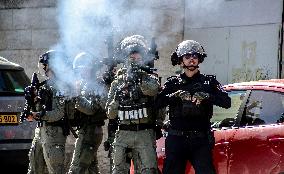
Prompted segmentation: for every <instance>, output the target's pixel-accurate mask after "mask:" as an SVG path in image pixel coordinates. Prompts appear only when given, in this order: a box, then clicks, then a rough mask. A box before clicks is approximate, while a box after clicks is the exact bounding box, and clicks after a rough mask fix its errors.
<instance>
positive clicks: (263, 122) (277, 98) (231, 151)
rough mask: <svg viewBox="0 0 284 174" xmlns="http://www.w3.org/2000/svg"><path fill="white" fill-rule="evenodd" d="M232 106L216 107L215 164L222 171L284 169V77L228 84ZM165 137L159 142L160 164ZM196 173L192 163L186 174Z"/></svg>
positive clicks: (261, 172) (265, 173)
mask: <svg viewBox="0 0 284 174" xmlns="http://www.w3.org/2000/svg"><path fill="white" fill-rule="evenodd" d="M224 89H225V90H226V91H227V92H228V94H229V96H230V97H231V99H232V107H231V108H230V109H223V108H220V107H214V115H213V117H212V119H211V121H212V128H213V130H214V136H215V140H216V142H215V148H214V152H213V153H214V165H215V168H216V170H217V173H220V174H241V173H242V174H244V173H245V174H255V173H257V174H268V173H269V174H272V173H273V174H274V173H275V174H279V173H283V172H284V123H283V122H284V79H283V80H280V79H273V80H260V81H252V82H242V83H234V84H229V85H225V86H224ZM164 147H165V137H163V138H161V139H159V140H158V141H157V155H158V167H159V170H160V171H162V168H163V162H164V159H165V149H164ZM189 173H194V169H193V168H192V167H191V165H190V164H188V166H187V171H186V174H189Z"/></svg>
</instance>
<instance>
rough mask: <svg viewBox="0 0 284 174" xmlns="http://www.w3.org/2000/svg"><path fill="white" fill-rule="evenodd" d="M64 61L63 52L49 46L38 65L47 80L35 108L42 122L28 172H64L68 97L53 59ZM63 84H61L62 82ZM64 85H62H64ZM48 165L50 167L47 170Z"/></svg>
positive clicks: (36, 134)
mask: <svg viewBox="0 0 284 174" xmlns="http://www.w3.org/2000/svg"><path fill="white" fill-rule="evenodd" d="M57 60H58V61H61V62H65V63H66V61H67V57H66V55H65V54H64V53H62V52H59V51H55V50H50V51H47V52H46V53H44V54H42V55H41V56H40V57H39V62H38V63H39V68H40V70H43V73H44V74H45V76H46V79H47V80H46V81H44V82H42V83H41V86H40V87H39V91H38V94H37V95H38V102H37V106H36V108H37V111H36V112H32V114H33V118H34V119H35V120H38V122H39V124H38V127H37V128H36V130H35V136H34V139H33V142H32V146H31V149H30V153H29V158H30V163H29V170H28V173H30V174H32V173H46V172H47V171H48V173H58V174H59V173H64V172H65V171H64V158H65V156H64V155H65V142H66V137H67V135H68V134H69V129H66V127H65V125H64V119H65V117H66V114H65V98H64V95H63V94H64V92H63V91H60V90H59V87H58V84H57V83H56V82H57V80H56V77H57V74H56V71H54V68H53V65H51V62H57ZM61 85H62V84H61ZM61 87H62V86H61ZM46 168H47V171H46Z"/></svg>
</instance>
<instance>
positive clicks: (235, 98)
mask: <svg viewBox="0 0 284 174" xmlns="http://www.w3.org/2000/svg"><path fill="white" fill-rule="evenodd" d="M228 94H229V96H230V97H231V103H232V104H231V107H230V108H229V109H225V108H221V107H219V106H215V105H214V108H213V116H212V119H211V121H212V122H213V123H216V122H221V121H223V120H225V119H234V118H235V117H236V116H237V114H238V112H239V108H240V106H241V104H242V101H243V99H244V97H245V95H246V91H229V92H228Z"/></svg>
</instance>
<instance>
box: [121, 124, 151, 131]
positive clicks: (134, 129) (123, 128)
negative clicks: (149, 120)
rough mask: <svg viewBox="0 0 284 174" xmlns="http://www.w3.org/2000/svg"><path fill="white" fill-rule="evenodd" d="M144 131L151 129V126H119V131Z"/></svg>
mask: <svg viewBox="0 0 284 174" xmlns="http://www.w3.org/2000/svg"><path fill="white" fill-rule="evenodd" d="M145 129H153V125H150V124H130V125H127V124H121V125H119V130H129V131H139V130H145Z"/></svg>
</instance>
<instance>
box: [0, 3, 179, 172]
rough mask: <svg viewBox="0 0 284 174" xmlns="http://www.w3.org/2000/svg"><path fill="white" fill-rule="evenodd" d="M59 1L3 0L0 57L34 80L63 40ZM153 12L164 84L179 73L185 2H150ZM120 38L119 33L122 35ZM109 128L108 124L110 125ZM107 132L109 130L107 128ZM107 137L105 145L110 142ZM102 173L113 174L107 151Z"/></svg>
mask: <svg viewBox="0 0 284 174" xmlns="http://www.w3.org/2000/svg"><path fill="white" fill-rule="evenodd" d="M129 2H131V3H132V8H135V7H137V6H144V5H145V4H144V1H143V3H142V1H140V0H139V1H138V0H136V1H130V0H129ZM56 6H57V1H56V0H1V1H0V21H1V22H0V56H2V57H5V58H7V59H8V60H10V61H13V62H15V63H18V64H20V65H21V66H23V67H24V68H25V71H26V73H27V74H28V76H29V77H31V75H32V73H33V72H35V71H37V68H36V67H37V60H38V57H39V55H40V54H42V53H43V52H45V51H47V50H48V49H49V48H50V47H51V46H52V45H54V44H56V43H57V42H58V40H59V39H60V35H59V31H58V24H57V22H56V15H57V14H58V11H57V8H56ZM148 6H149V8H150V9H151V10H152V11H153V14H154V15H153V16H154V18H153V23H155V26H159V27H154V28H151V26H150V28H149V29H152V30H153V33H154V35H155V37H156V42H157V45H158V50H159V54H160V59H159V60H157V61H156V62H155V66H156V68H158V73H159V74H160V76H162V77H163V79H162V81H164V79H165V78H166V77H168V76H169V75H171V74H173V73H174V72H175V71H176V70H177V69H176V68H174V67H172V66H171V62H170V54H171V52H172V51H173V50H174V49H175V47H176V46H177V44H178V43H179V42H180V41H182V39H183V22H184V20H183V17H184V9H183V8H184V1H180V0H155V1H149V4H148ZM118 34H119V33H118ZM106 125H107V121H106ZM104 132H106V126H105V127H104ZM106 136H107V135H106V133H105V135H104V139H103V141H105V140H106ZM73 144H74V138H72V136H70V137H69V138H68V143H67V146H66V147H67V149H66V150H67V156H69V157H70V156H71V155H72V150H73V148H74V146H73ZM98 156H99V159H100V164H99V165H100V169H101V173H103V174H105V173H109V159H108V158H107V152H105V151H104V150H103V147H102V146H100V148H99V155H98Z"/></svg>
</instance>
